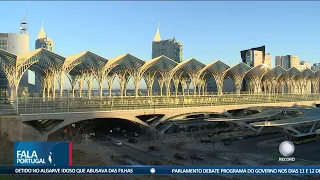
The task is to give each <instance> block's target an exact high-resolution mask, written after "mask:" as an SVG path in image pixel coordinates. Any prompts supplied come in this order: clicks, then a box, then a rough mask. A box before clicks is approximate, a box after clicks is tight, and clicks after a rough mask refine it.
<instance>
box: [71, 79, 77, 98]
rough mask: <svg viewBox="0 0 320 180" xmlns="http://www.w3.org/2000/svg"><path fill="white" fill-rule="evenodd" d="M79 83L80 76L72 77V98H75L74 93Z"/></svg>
mask: <svg viewBox="0 0 320 180" xmlns="http://www.w3.org/2000/svg"><path fill="white" fill-rule="evenodd" d="M78 81H79V76H71V79H70V83H71V91H72V97H73V98H74V97H75V96H74V91H75V88H76V85H77V82H78Z"/></svg>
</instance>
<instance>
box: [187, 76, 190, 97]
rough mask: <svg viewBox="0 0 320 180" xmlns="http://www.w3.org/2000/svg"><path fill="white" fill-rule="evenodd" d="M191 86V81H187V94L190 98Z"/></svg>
mask: <svg viewBox="0 0 320 180" xmlns="http://www.w3.org/2000/svg"><path fill="white" fill-rule="evenodd" d="M190 84H191V79H187V80H186V85H187V93H188V96H189V95H190Z"/></svg>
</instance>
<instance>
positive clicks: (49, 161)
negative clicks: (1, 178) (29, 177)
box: [14, 142, 72, 167]
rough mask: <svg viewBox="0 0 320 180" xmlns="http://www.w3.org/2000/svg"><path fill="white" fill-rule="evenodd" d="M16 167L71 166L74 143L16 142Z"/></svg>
mask: <svg viewBox="0 0 320 180" xmlns="http://www.w3.org/2000/svg"><path fill="white" fill-rule="evenodd" d="M14 165H15V166H37V167H40V166H71V165H72V142H14Z"/></svg>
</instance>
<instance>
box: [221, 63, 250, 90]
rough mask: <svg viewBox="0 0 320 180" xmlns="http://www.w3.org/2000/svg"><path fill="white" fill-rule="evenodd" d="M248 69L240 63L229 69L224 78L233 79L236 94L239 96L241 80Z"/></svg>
mask: <svg viewBox="0 0 320 180" xmlns="http://www.w3.org/2000/svg"><path fill="white" fill-rule="evenodd" d="M250 69H251V68H250V67H249V66H248V65H247V64H245V63H243V62H240V63H238V64H236V65H234V66H232V67H230V68H229V70H228V72H227V75H226V76H229V77H231V78H232V79H233V81H234V86H235V90H236V94H238V95H240V91H241V86H242V81H243V78H244V76H245V75H246V74H247V72H249V70H250Z"/></svg>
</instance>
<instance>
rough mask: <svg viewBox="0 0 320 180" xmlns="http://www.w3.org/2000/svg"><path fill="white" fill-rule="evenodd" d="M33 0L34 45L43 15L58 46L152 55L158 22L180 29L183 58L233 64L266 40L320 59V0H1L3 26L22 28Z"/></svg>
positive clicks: (166, 33) (171, 31)
mask: <svg viewBox="0 0 320 180" xmlns="http://www.w3.org/2000/svg"><path fill="white" fill-rule="evenodd" d="M26 4H28V11H29V12H28V22H29V33H30V34H31V36H30V49H34V40H35V39H36V37H37V35H38V33H39V30H40V28H41V23H42V21H44V26H45V31H46V33H47V35H48V36H49V37H50V38H52V39H53V41H54V43H55V52H56V53H58V54H61V55H63V56H69V55H72V54H75V53H79V52H81V51H84V50H90V51H93V52H94V53H97V54H99V55H101V56H103V57H106V58H112V57H115V56H118V55H121V54H124V53H131V54H133V55H135V56H137V57H140V58H142V59H144V60H149V59H150V58H151V43H152V39H153V36H154V34H155V32H156V29H157V26H158V23H160V24H161V27H160V32H161V37H162V39H167V38H172V37H176V39H177V40H179V41H181V42H182V43H183V45H184V50H183V53H184V59H188V58H191V57H195V58H196V59H199V60H201V61H202V62H203V63H205V64H208V63H210V62H213V61H215V60H217V59H220V60H222V61H224V62H226V63H227V64H229V65H234V64H236V63H238V62H239V61H240V52H239V51H240V50H243V49H248V48H251V47H256V46H261V45H266V49H267V52H270V53H271V55H272V58H273V59H272V64H274V57H275V56H277V55H287V54H292V55H298V56H300V59H301V60H305V61H310V62H311V63H316V62H320V52H319V49H320V34H319V33H320V23H319V17H320V11H319V9H320V2H253V1H248V2H214V1H213V2H184V1H178V2H102V1H99V2H79V1H77V2H76V1H74V2H36V1H34V2H0V22H1V25H0V32H13V31H15V32H18V31H19V22H20V19H21V18H22V17H23V16H24V13H25V10H26Z"/></svg>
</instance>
